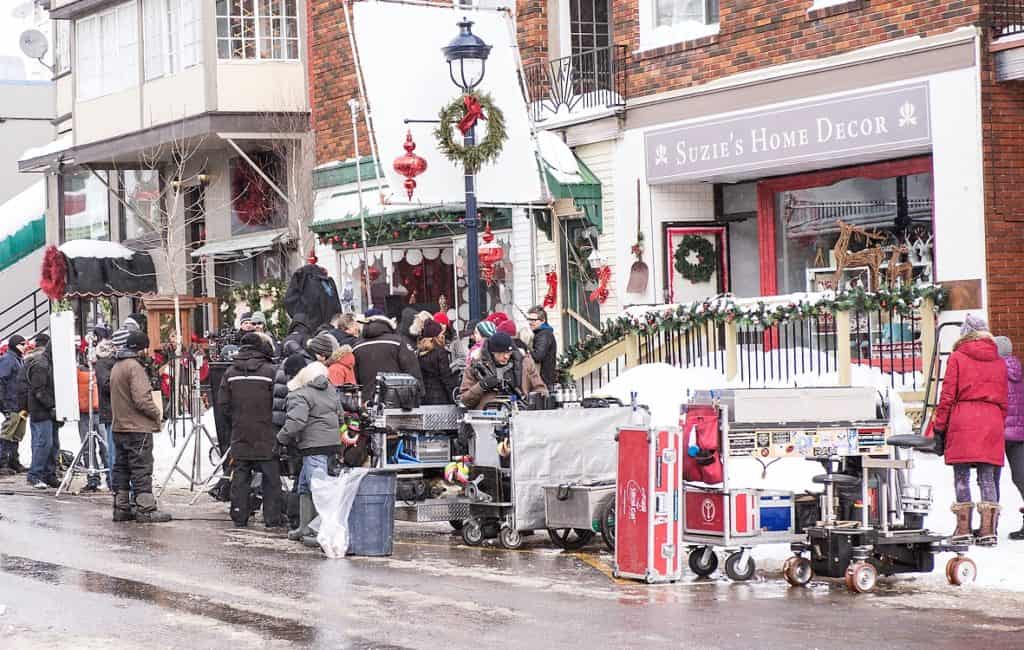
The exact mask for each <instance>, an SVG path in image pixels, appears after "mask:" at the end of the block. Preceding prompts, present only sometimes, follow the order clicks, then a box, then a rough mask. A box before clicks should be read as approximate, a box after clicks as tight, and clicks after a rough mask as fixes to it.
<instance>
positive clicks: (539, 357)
mask: <svg viewBox="0 0 1024 650" xmlns="http://www.w3.org/2000/svg"><path fill="white" fill-rule="evenodd" d="M526 321H527V323H529V325H530V329H531V330H533V343H531V344H530V355H531V356H532V357H533V360H534V362H535V363H536V364H537V365H538V366H539V367H540V376H541V377H542V378H543V379H544V383H545V384H547V385H548V386H554V385H555V384H556V383H557V382H558V342H557V341H556V340H555V330H553V329H552V328H551V325H549V324H548V313H547V311H546V310H545V309H544V308H543V307H541V306H540V305H535V306H533V307H530V311H529V312H527V314H526Z"/></svg>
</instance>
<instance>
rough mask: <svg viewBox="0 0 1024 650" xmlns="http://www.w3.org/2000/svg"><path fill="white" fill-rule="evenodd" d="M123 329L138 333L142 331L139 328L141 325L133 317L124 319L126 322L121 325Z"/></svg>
mask: <svg viewBox="0 0 1024 650" xmlns="http://www.w3.org/2000/svg"><path fill="white" fill-rule="evenodd" d="M121 327H123V328H124V329H126V330H129V331H138V330H139V329H141V328H140V327H139V323H138V322H137V321H136V320H135V319H134V318H132V317H131V316H129V317H128V318H126V319H124V322H123V323H121Z"/></svg>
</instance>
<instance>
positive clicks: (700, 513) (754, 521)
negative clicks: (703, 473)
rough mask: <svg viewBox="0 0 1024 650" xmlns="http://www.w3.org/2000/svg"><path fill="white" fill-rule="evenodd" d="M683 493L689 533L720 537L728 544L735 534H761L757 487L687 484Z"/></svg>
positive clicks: (685, 518)
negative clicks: (713, 486) (741, 488)
mask: <svg viewBox="0 0 1024 650" xmlns="http://www.w3.org/2000/svg"><path fill="white" fill-rule="evenodd" d="M726 495H728V497H729V498H728V501H727V500H726ZM683 497H684V499H685V502H684V503H685V505H684V506H683V512H684V513H685V517H684V524H683V530H684V531H685V532H686V533H694V534H697V535H713V536H715V537H721V538H722V539H723V542H724V543H725V544H726V545H728V543H729V540H731V538H733V537H754V536H757V535H760V534H761V524H760V521H759V516H758V515H759V514H760V509H759V507H758V505H759V504H758V499H757V498H758V492H757V490H728V491H725V490H715V489H706V488H698V487H691V486H689V485H688V486H686V488H685V489H684V492H683Z"/></svg>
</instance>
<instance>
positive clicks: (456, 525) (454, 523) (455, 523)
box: [448, 519, 466, 532]
mask: <svg viewBox="0 0 1024 650" xmlns="http://www.w3.org/2000/svg"><path fill="white" fill-rule="evenodd" d="M448 523H449V524H451V527H452V530H454V531H456V532H458V531H460V530H462V527H463V526H465V525H466V522H464V521H462V520H461V519H449V520H448Z"/></svg>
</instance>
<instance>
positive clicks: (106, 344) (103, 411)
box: [92, 339, 117, 485]
mask: <svg viewBox="0 0 1024 650" xmlns="http://www.w3.org/2000/svg"><path fill="white" fill-rule="evenodd" d="M115 354H117V346H115V345H114V342H113V341H112V340H110V339H104V340H102V341H100V342H99V343H97V344H96V361H95V362H93V364H92V367H93V370H94V371H95V373H96V388H97V389H99V393H100V426H102V427H103V432H102V433H103V437H105V438H106V439H107V469H108V471H107V485H113V483H111V473H112V472H113V470H114V460H115V458H116V452H115V451H114V430H113V429H112V428H111V424H112V423H113V422H114V411H113V410H112V409H111V408H110V373H111V371H112V370H113V369H114V355H115Z"/></svg>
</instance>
